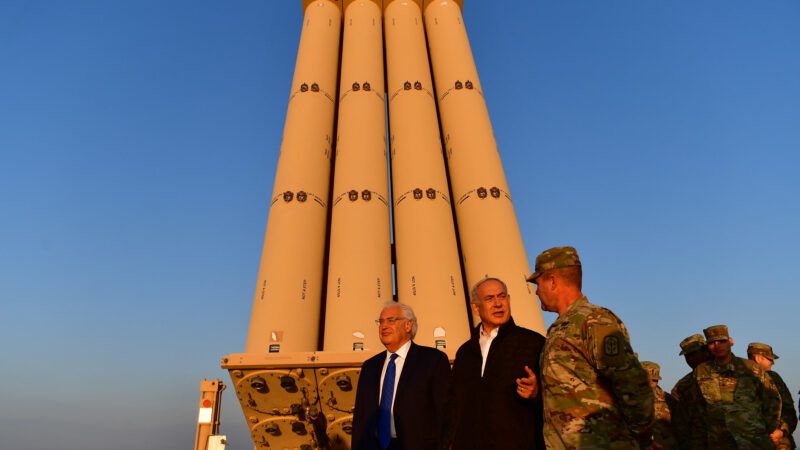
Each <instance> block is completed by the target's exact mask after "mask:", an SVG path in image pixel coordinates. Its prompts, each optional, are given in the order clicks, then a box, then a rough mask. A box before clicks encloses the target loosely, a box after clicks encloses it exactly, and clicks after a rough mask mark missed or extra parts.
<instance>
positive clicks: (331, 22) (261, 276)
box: [246, 0, 342, 353]
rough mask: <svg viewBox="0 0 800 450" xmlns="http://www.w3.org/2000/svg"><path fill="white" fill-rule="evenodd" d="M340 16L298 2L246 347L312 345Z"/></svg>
mask: <svg viewBox="0 0 800 450" xmlns="http://www.w3.org/2000/svg"><path fill="white" fill-rule="evenodd" d="M341 22H342V18H341V9H340V7H339V5H338V4H337V2H334V1H331V0H319V1H316V2H312V3H309V4H308V6H307V7H306V9H305V15H304V18H303V32H302V34H301V37H300V47H299V49H298V51H297V64H296V66H295V72H294V80H293V81H292V89H291V94H290V96H289V107H288V110H287V111H286V124H285V126H284V131H283V142H282V143H281V151H280V157H279V159H278V168H277V171H276V174H275V186H274V188H273V193H272V201H271V204H270V211H269V219H268V221H267V231H266V235H265V237H264V250H263V253H262V256H261V267H260V269H259V272H258V282H257V283H256V292H255V298H254V300H253V312H252V315H251V318H250V331H249V333H248V336H247V347H246V351H247V352H248V353H266V352H285V351H289V352H295V351H314V350H317V343H318V339H319V336H318V331H317V330H318V324H319V317H320V307H321V301H322V274H323V270H324V268H323V259H324V256H325V238H326V233H327V215H328V204H329V202H330V199H329V197H330V195H329V190H330V170H331V158H332V156H333V155H332V153H333V121H334V112H335V104H336V80H337V74H338V68H339V37H340V32H341ZM290 323H291V324H293V325H292V326H291V327H289V326H288V325H289V324H290Z"/></svg>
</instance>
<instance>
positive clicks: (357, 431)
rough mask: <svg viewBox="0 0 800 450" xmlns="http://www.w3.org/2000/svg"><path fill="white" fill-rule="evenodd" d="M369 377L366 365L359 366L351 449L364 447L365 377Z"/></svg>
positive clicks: (356, 449)
mask: <svg viewBox="0 0 800 450" xmlns="http://www.w3.org/2000/svg"><path fill="white" fill-rule="evenodd" d="M368 376H369V368H368V363H367V362H365V363H364V364H362V365H361V374H360V375H359V377H358V387H357V388H356V402H355V408H354V409H355V410H354V411H353V437H352V445H351V448H352V449H353V450H358V449H360V448H363V446H364V442H363V441H364V432H365V427H366V423H365V422H366V417H365V401H364V397H365V393H366V390H367V389H368V388H367V386H366V385H367V384H368V383H367V377H368Z"/></svg>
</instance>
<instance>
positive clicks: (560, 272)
mask: <svg viewBox="0 0 800 450" xmlns="http://www.w3.org/2000/svg"><path fill="white" fill-rule="evenodd" d="M545 274H554V275H556V276H557V277H558V278H559V279H561V280H563V281H565V282H567V284H569V285H571V286H575V287H576V288H578V290H579V291H580V290H582V289H583V268H582V267H581V266H570V267H559V268H558V269H551V270H548V271H547V272H545Z"/></svg>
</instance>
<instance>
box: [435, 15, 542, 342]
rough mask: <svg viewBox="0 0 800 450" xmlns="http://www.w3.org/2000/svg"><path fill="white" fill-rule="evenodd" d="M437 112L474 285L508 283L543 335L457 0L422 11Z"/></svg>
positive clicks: (515, 309) (521, 318)
mask: <svg viewBox="0 0 800 450" xmlns="http://www.w3.org/2000/svg"><path fill="white" fill-rule="evenodd" d="M424 16H425V26H426V31H427V36H428V48H429V50H430V55H431V62H432V66H433V75H434V78H435V80H436V95H437V100H438V103H439V115H440V117H439V118H440V120H441V122H442V132H443V134H444V143H445V148H446V155H447V164H448V170H449V172H450V183H451V184H450V187H451V189H452V192H453V201H454V202H455V210H456V219H457V222H458V231H459V238H460V242H461V252H462V254H461V256H462V259H463V262H464V270H465V272H466V275H467V281H468V284H469V286H472V285H473V284H474V283H476V282H477V281H478V280H480V279H482V278H484V277H487V276H493V277H497V278H500V279H502V280H503V281H505V282H506V284H507V285H508V290H509V294H510V295H511V299H512V301H511V310H512V314H513V316H514V319H515V320H516V322H517V323H518V324H519V325H522V326H525V327H527V328H530V329H533V330H536V331H538V332H539V333H542V334H544V333H545V327H544V319H543V318H542V313H541V310H540V309H539V304H538V302H537V300H536V295H535V293H534V292H533V289H532V288H531V285H530V284H528V283H527V282H526V280H525V278H526V277H527V276H528V275H529V274H530V265H529V263H528V257H527V255H526V254H525V247H524V246H523V243H522V235H521V234H520V231H519V225H518V224H517V218H516V215H515V213H514V205H513V204H512V203H511V193H510V192H509V189H508V183H507V182H506V177H505V173H504V171H503V165H502V163H501V162H500V154H499V153H498V150H497V143H496V142H495V138H494V132H493V131H492V124H491V121H490V120H489V111H488V110H487V108H486V101H485V100H484V97H483V95H484V94H483V89H482V88H481V83H480V80H479V79H478V71H477V69H476V68H475V60H474V59H473V57H472V50H471V48H470V45H469V39H468V38H467V30H466V28H465V26H464V20H463V18H462V16H461V7H460V6H459V4H458V3H456V2H454V1H452V0H438V1H430V2H427V3H426V8H425V11H424Z"/></svg>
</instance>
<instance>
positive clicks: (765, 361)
mask: <svg viewBox="0 0 800 450" xmlns="http://www.w3.org/2000/svg"><path fill="white" fill-rule="evenodd" d="M703 333H704V335H705V337H704V336H703V335H700V334H693V335H691V336H689V337H687V338H686V339H684V340H683V341H681V343H680V347H681V352H680V354H681V355H683V356H684V358H685V359H686V364H688V365H689V367H691V368H692V371H691V372H689V373H688V374H686V375H685V376H684V377H683V378H681V379H680V380H679V381H678V382H677V383H676V384H675V387H674V388H673V389H672V392H671V393H666V392H664V391H663V390H662V389H661V387H659V386H658V380H660V379H661V377H660V376H659V371H660V368H659V366H658V364H656V363H654V362H650V361H642V366H643V367H644V368H645V369H646V370H647V372H648V374H649V375H650V385H651V386H652V388H653V390H654V392H655V398H656V404H655V418H656V422H655V425H654V427H653V435H654V438H655V441H656V442H658V443H659V444H660V445H661V446H662V447H663V448H685V449H705V448H708V449H717V448H719V449H749V448H753V449H762V448H763V449H772V448H776V449H780V450H788V449H793V448H796V445H795V442H794V438H793V437H792V433H793V432H794V430H795V428H797V411H796V410H795V408H794V402H793V401H792V395H791V392H789V388H788V387H786V383H785V382H784V381H783V379H782V378H781V376H780V375H778V373H777V372H775V371H773V370H772V366H773V365H774V363H775V360H776V359H778V356H777V355H776V354H775V353H774V352H773V351H772V347H771V346H769V345H767V344H763V343H760V342H752V343H750V344H749V345H748V346H747V359H744V358H739V357H737V356H735V355H734V354H733V352H732V351H731V346H732V345H733V339H732V338H731V337H730V335H729V333H728V327H726V326H725V325H714V326H711V327H708V328H706V329H705V330H703Z"/></svg>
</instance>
